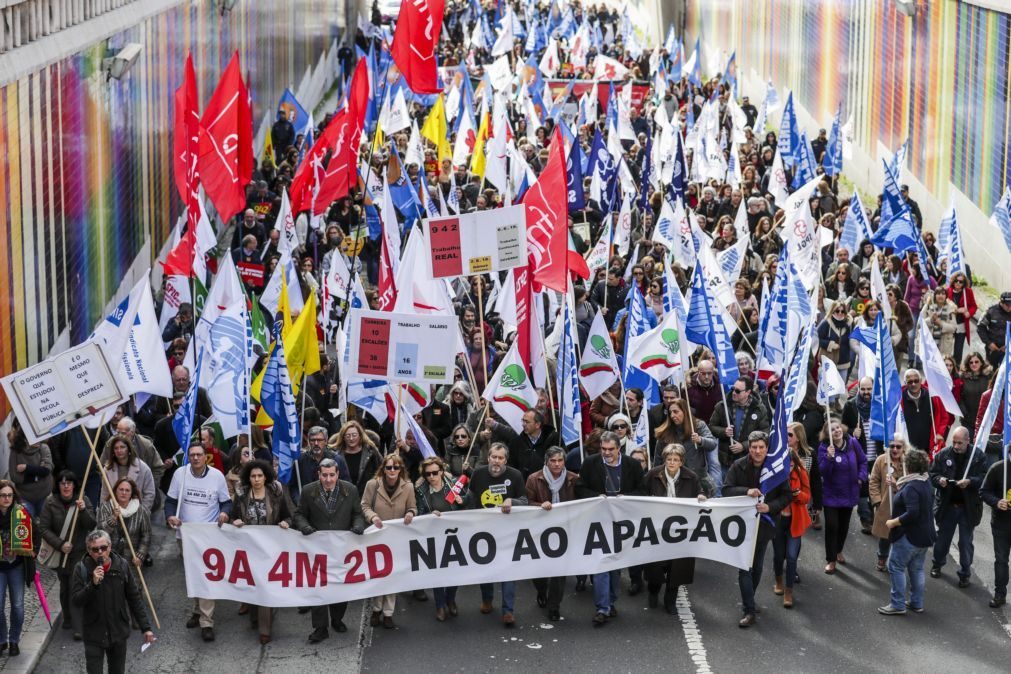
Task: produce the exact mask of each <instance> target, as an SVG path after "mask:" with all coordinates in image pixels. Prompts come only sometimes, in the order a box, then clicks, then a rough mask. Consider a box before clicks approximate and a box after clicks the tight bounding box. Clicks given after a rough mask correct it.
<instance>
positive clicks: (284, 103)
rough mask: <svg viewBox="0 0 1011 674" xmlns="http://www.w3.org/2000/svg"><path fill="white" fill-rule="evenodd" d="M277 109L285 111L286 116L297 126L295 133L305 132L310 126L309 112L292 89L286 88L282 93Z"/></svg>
mask: <svg viewBox="0 0 1011 674" xmlns="http://www.w3.org/2000/svg"><path fill="white" fill-rule="evenodd" d="M277 111H278V112H283V113H284V116H285V118H287V120H288V121H289V122H291V125H292V126H293V127H295V134H296V135H297V134H300V133H301V134H304V133H305V132H306V129H307V128H308V127H309V113H308V112H306V111H305V108H303V107H302V104H301V103H299V102H298V99H297V98H295V94H293V93H291V89H285V90H284V93H283V94H281V100H280V101H279V102H278V104H277Z"/></svg>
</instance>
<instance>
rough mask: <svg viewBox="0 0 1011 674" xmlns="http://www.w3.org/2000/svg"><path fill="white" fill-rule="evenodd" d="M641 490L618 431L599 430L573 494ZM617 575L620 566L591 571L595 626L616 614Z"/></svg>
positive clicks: (637, 473) (636, 465) (640, 481)
mask: <svg viewBox="0 0 1011 674" xmlns="http://www.w3.org/2000/svg"><path fill="white" fill-rule="evenodd" d="M642 493H643V473H642V466H640V465H639V462H638V461H635V460H632V459H631V457H625V456H623V455H622V453H621V440H620V439H619V438H618V436H617V434H615V433H613V432H611V431H605V432H604V433H601V434H600V453H599V454H594V455H593V456H589V457H587V458H586V460H585V461H584V462H583V465H582V467H581V468H580V471H579V481H578V482H577V483H576V496H577V497H578V498H584V499H586V498H596V497H598V496H603V497H608V496H622V495H630V494H631V495H638V494H642ZM620 579H621V570H620V569H615V570H613V571H602V572H600V573H595V574H593V603H594V606H595V609H596V610H595V612H594V614H593V626H594V627H603V626H604V625H606V624H607V621H608V619H609V618H617V617H618V609H616V608H615V607H614V602H615V601H617V599H618V584H619V582H620Z"/></svg>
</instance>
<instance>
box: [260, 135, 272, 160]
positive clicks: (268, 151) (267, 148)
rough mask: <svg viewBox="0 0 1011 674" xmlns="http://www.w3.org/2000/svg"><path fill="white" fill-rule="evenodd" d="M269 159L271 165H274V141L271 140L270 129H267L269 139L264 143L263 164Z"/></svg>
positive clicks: (261, 158)
mask: <svg viewBox="0 0 1011 674" xmlns="http://www.w3.org/2000/svg"><path fill="white" fill-rule="evenodd" d="M267 157H270V163H271V164H273V163H274V141H272V140H271V139H270V129H267V138H266V139H265V140H264V141H263V155H262V156H261V157H260V161H261V162H262V161H263V160H264V159H266V158H267Z"/></svg>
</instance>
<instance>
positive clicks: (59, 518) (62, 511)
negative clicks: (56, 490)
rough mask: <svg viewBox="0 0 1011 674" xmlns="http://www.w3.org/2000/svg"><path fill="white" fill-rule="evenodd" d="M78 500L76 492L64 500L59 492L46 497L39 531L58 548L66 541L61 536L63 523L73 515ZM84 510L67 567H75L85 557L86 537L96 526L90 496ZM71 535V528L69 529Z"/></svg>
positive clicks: (79, 516)
mask: <svg viewBox="0 0 1011 674" xmlns="http://www.w3.org/2000/svg"><path fill="white" fill-rule="evenodd" d="M76 501H77V494H74V496H73V498H71V500H70V501H68V502H64V500H63V499H62V498H60V495H59V494H50V495H49V496H48V497H47V498H46V503H45V505H44V506H43V507H42V514H41V515H40V516H39V520H38V521H39V532H40V533H41V534H42V538H43V539H44V540H45V541H46V542H47V543H49V545H51V546H53V547H54V548H56V549H57V550H59V549H60V547H61V546H62V545H63V544H64V543H66V542H67V541H66V539H62V538H60V533H61V532H62V531H63V524H64V522H65V521H66V518H67V517H68V516H70V517H73V514H72V513H71V510H70V509H71V507H73V506H74V503H76ZM84 506H85V508H84V510H83V511H82V512H80V513H79V514H78V515H77V526H75V527H74V538H73V540H72V541H71V542H72V543H73V544H74V547H73V548H72V549H71V550H70V559H69V560H68V561H67V566H66V567H65V568H67V569H71V570H72V569H73V568H74V566H76V565H77V562H79V561H81V558H82V557H84V553H85V548H84V539H85V538H87V536H88V533H89V532H90V531H91V530H92V529H94V528H95V517H94V515H93V514H92V512H91V502H90V501H89V500H88V497H87V496H85V497H84ZM66 535H67V536H70V530H69V529H68V530H67V534H66Z"/></svg>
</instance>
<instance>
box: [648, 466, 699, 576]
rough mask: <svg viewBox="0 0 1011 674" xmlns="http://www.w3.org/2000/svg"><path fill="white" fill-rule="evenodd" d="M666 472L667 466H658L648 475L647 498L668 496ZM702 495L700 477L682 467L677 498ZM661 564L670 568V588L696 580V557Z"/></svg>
mask: <svg viewBox="0 0 1011 674" xmlns="http://www.w3.org/2000/svg"><path fill="white" fill-rule="evenodd" d="M666 471H667V467H666V466H657V467H656V468H654V469H652V470H651V471H649V472H648V473H646V495H647V496H660V497H666V496H667V475H666ZM701 493H702V483H701V482H700V481H699V476H698V475H696V474H695V473H694V472H692V471H691V470H690V469H688V468H685V467H684V466H682V467H681V474H680V475H679V476H678V481H677V484H676V485H675V487H674V495H675V498H690V499H696V498H698V496H699V494H701ZM660 564H661V565H662V566H664V567H669V568H670V571H669V575H668V576H667V586H668V587H676V586H678V585H691V583H692V582H693V581H694V580H695V558H694V557H680V558H678V559H673V560H671V561H669V562H661V563H660ZM661 577H662V576H661ZM651 582H652V581H651Z"/></svg>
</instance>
